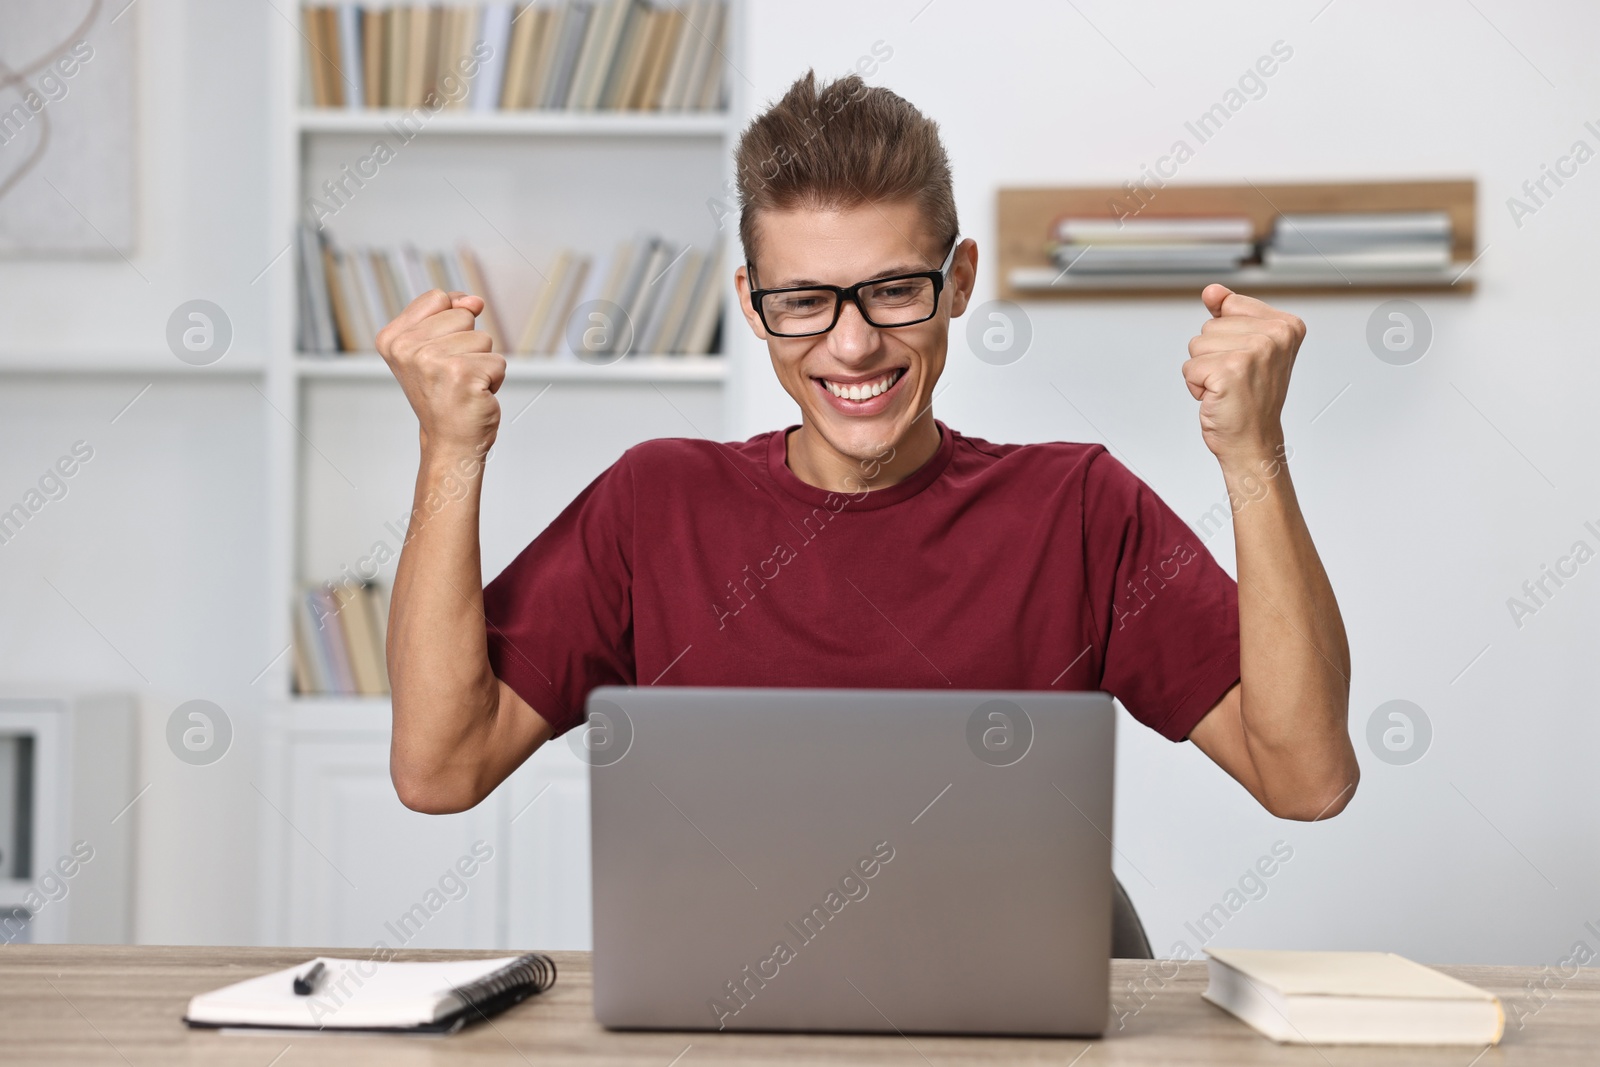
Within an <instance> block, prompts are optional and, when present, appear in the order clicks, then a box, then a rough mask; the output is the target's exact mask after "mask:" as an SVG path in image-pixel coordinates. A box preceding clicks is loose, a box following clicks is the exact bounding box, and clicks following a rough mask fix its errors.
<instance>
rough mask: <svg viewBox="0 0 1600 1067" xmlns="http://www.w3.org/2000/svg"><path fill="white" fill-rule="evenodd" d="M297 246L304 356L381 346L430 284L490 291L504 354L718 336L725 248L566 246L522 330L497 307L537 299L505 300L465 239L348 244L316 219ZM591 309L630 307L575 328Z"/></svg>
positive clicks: (681, 349)
mask: <svg viewBox="0 0 1600 1067" xmlns="http://www.w3.org/2000/svg"><path fill="white" fill-rule="evenodd" d="M298 245H299V258H300V271H299V278H300V291H299V299H300V336H299V347H300V350H301V351H302V352H306V353H318V354H331V353H334V352H372V351H374V350H375V349H376V337H377V334H378V331H379V330H381V329H382V328H383V326H384V324H385V323H387V322H389V321H390V320H391V319H393V318H394V317H395V316H396V315H398V314H400V312H401V310H402V309H404V308H405V306H406V305H407V304H409V303H410V302H411V301H412V300H414V299H416V298H417V297H418V296H420V295H422V294H423V293H425V292H427V291H428V290H430V289H443V290H446V291H447V292H448V291H457V292H466V293H474V294H477V295H479V296H482V297H483V298H484V305H485V307H484V312H483V314H482V315H480V316H479V317H478V328H479V329H481V330H484V331H485V332H487V333H488V334H489V336H490V337H491V338H492V339H493V340H494V350H495V351H496V352H500V353H502V354H503V355H508V356H516V355H521V356H559V357H563V358H568V359H572V358H577V351H578V350H577V348H575V347H574V344H573V343H572V338H573V337H574V336H578V337H579V338H585V339H588V340H591V341H592V340H593V339H594V338H599V340H600V344H598V345H595V344H589V345H587V346H585V347H584V350H583V354H584V356H585V357H591V356H593V355H595V354H599V353H611V354H615V355H621V354H624V353H626V354H630V355H652V356H655V355H685V356H699V355H710V354H712V353H714V352H716V350H717V348H718V344H719V341H720V336H719V327H720V324H721V319H722V314H721V312H722V280H723V279H722V267H721V262H722V261H721V254H720V252H719V251H716V250H707V249H702V248H697V247H694V246H690V245H684V244H677V243H674V242H670V241H666V240H664V239H662V238H660V237H657V236H654V235H643V236H640V237H638V238H635V239H634V240H631V241H625V242H623V243H622V244H620V245H618V246H617V248H616V249H615V250H614V251H612V252H611V253H609V254H605V255H600V256H590V255H585V254H581V253H578V252H575V251H572V250H570V249H564V250H562V251H561V252H560V253H558V254H557V256H556V257H555V261H554V262H553V263H552V264H551V265H550V266H549V267H547V268H546V269H545V270H544V271H542V272H540V274H541V277H540V279H539V280H538V281H537V282H536V283H535V284H534V292H533V293H532V296H531V308H530V309H529V310H528V312H527V317H526V318H525V319H522V320H520V321H521V326H520V328H517V329H515V330H511V329H508V328H507V326H508V323H507V321H506V316H505V315H503V314H501V313H500V311H499V309H502V308H520V307H522V306H526V305H527V304H528V303H529V300H527V299H524V300H523V301H521V303H520V304H519V302H518V301H517V300H516V299H515V297H517V296H525V295H526V294H523V293H521V292H517V293H512V292H509V291H507V292H503V293H501V294H498V295H499V296H502V297H505V298H506V299H498V298H497V294H496V292H495V287H494V286H493V285H492V284H491V280H490V279H489V278H488V277H487V276H486V272H485V270H484V267H483V264H482V262H481V260H480V258H479V257H478V255H477V254H476V253H475V252H474V251H473V250H472V249H471V248H469V247H467V246H466V245H460V246H458V247H457V248H456V249H455V250H454V251H423V250H420V249H418V248H416V247H415V246H413V245H409V244H407V245H401V246H399V247H395V248H378V247H352V248H340V247H339V246H337V245H335V244H334V243H333V242H332V241H330V240H329V239H328V237H327V235H326V232H325V231H321V230H318V229H316V228H315V227H313V226H310V225H304V226H302V227H301V228H300V236H299V242H298ZM594 301H605V302H606V304H605V305H595V304H594V303H593V302H594ZM584 307H588V308H590V309H591V310H593V309H594V308H596V307H603V308H604V309H605V310H606V311H608V312H610V311H611V309H612V308H619V309H621V312H622V314H621V316H618V315H616V314H615V313H614V312H613V313H612V314H610V315H609V316H608V317H607V318H606V319H605V321H603V322H601V325H602V326H604V327H605V329H603V330H602V331H600V332H599V333H588V334H585V331H584V330H582V329H579V330H576V331H574V330H572V329H569V326H570V325H571V319H572V316H573V314H574V312H575V311H577V310H578V309H579V308H584ZM613 320H615V321H613ZM588 324H589V323H588V322H587V321H586V323H585V325H588ZM623 346H626V347H625V348H624V347H623Z"/></svg>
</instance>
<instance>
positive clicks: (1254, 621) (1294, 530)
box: [1223, 450, 1360, 817]
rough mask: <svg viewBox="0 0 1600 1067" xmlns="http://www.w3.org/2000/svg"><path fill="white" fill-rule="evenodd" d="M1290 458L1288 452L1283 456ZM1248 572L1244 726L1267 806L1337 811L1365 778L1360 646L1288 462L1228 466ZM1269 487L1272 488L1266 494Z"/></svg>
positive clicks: (1242, 563) (1242, 649)
mask: <svg viewBox="0 0 1600 1067" xmlns="http://www.w3.org/2000/svg"><path fill="white" fill-rule="evenodd" d="M1280 453H1281V450H1280ZM1223 475H1224V478H1225V479H1226V481H1227V484H1228V492H1229V495H1230V497H1231V498H1233V499H1236V500H1242V501H1244V503H1243V506H1242V507H1239V508H1238V509H1236V511H1235V513H1234V542H1235V547H1236V551H1237V562H1238V572H1239V663H1240V675H1241V678H1240V696H1241V702H1240V718H1241V722H1242V724H1243V728H1244V736H1245V742H1246V745H1247V746H1248V749H1249V753H1250V757H1251V762H1252V763H1253V764H1254V766H1255V769H1256V772H1257V775H1258V784H1259V787H1260V790H1261V795H1262V799H1263V800H1264V801H1265V800H1268V799H1270V800H1271V801H1272V802H1273V803H1272V804H1270V805H1269V806H1271V807H1284V808H1288V809H1297V808H1303V807H1304V806H1305V805H1306V804H1307V803H1310V804H1314V805H1315V806H1317V807H1318V808H1322V807H1323V806H1324V805H1325V806H1326V810H1325V811H1322V812H1312V813H1310V814H1302V817H1318V816H1319V815H1320V814H1327V813H1331V812H1333V811H1337V810H1338V809H1339V808H1341V807H1342V806H1343V804H1344V803H1346V802H1347V800H1348V796H1349V794H1350V792H1351V791H1352V790H1353V789H1354V786H1355V783H1356V780H1357V778H1358V777H1359V773H1360V771H1359V766H1358V765H1357V763H1356V759H1355V752H1354V750H1353V749H1352V747H1351V745H1350V735H1349V729H1348V726H1347V722H1346V716H1347V712H1348V706H1349V695H1350V646H1349V642H1348V640H1347V639H1346V637H1345V631H1344V622H1343V620H1342V619H1341V618H1340V615H1339V605H1338V602H1337V601H1336V600H1335V599H1334V594H1333V587H1332V585H1331V584H1330V583H1329V581H1328V576H1327V573H1326V572H1325V571H1324V570H1323V567H1322V561H1321V559H1320V558H1319V557H1318V555H1317V550H1316V546H1315V545H1314V544H1313V543H1312V540H1311V533H1310V531H1309V530H1307V528H1306V524H1305V519H1304V517H1303V516H1302V515H1301V512H1300V504H1299V501H1298V499H1297V498H1296V497H1295V492H1294V483H1293V482H1292V481H1291V479H1290V477H1289V467H1288V464H1287V462H1286V461H1285V460H1283V459H1282V458H1280V455H1274V454H1270V453H1269V454H1266V455H1264V456H1260V457H1256V458H1254V459H1253V460H1250V461H1235V462H1231V463H1229V464H1225V465H1224V468H1223ZM1263 486H1264V489H1263Z"/></svg>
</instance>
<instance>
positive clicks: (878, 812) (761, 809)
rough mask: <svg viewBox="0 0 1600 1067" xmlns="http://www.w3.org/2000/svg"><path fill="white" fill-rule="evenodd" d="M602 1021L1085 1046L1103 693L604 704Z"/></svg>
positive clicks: (1093, 1027) (1106, 910) (634, 695)
mask: <svg viewBox="0 0 1600 1067" xmlns="http://www.w3.org/2000/svg"><path fill="white" fill-rule="evenodd" d="M588 712H589V720H588V725H587V726H585V727H581V728H580V729H581V730H583V731H584V733H583V734H582V735H579V732H578V731H574V732H573V733H574V734H575V735H578V736H579V737H580V738H581V740H577V741H576V743H575V747H578V748H581V750H582V752H583V754H584V757H585V758H586V759H587V761H588V762H589V763H590V768H591V769H590V777H589V781H590V799H591V818H592V824H591V834H592V859H593V876H594V1009H595V1017H596V1018H597V1019H598V1020H599V1021H600V1023H601V1024H602V1025H604V1026H606V1027H610V1028H614V1029H671V1030H787V1031H808V1030H831V1031H887V1032H895V1031H899V1032H901V1033H955V1034H1073V1035H1096V1034H1099V1033H1100V1032H1101V1031H1102V1030H1103V1029H1104V1027H1105V1023H1106V1007H1107V996H1108V989H1107V983H1108V971H1109V963H1108V960H1109V957H1110V953H1111V911H1112V908H1111V835H1112V825H1111V806H1112V777H1113V764H1114V754H1113V753H1114V745H1115V740H1114V736H1115V735H1114V714H1113V710H1112V704H1111V697H1110V696H1109V695H1107V694H1105V693H1033V692H971V691H968V692H948V691H908V690H819V689H689V688H683V689H675V688H645V689H623V688H614V687H606V688H601V689H596V690H595V691H594V692H593V693H591V694H590V697H589V701H588Z"/></svg>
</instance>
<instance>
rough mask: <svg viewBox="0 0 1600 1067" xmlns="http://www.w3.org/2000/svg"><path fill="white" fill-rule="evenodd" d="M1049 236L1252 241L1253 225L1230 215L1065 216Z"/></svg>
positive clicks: (1121, 241) (1065, 239)
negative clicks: (1126, 217)
mask: <svg viewBox="0 0 1600 1067" xmlns="http://www.w3.org/2000/svg"><path fill="white" fill-rule="evenodd" d="M1052 237H1053V238H1054V239H1055V240H1056V241H1058V242H1060V243H1062V244H1068V243H1076V244H1117V245H1125V244H1172V243H1178V242H1198V241H1235V242H1237V241H1251V240H1254V239H1255V224H1254V223H1252V222H1251V221H1250V220H1249V219H1247V218H1242V217H1233V216H1208V215H1200V216H1160V217H1157V216H1148V217H1145V216H1141V217H1139V218H1132V219H1117V218H1108V217H1106V216H1104V215H1097V216H1090V217H1087V218H1086V217H1082V216H1075V215H1066V216H1063V217H1061V218H1059V219H1057V220H1056V221H1055V227H1054V232H1053V233H1052Z"/></svg>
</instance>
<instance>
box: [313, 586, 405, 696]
mask: <svg viewBox="0 0 1600 1067" xmlns="http://www.w3.org/2000/svg"><path fill="white" fill-rule="evenodd" d="M388 617H389V608H388V604H387V603H386V597H385V596H384V594H383V591H382V590H380V589H379V588H378V586H377V585H375V584H373V583H371V582H367V583H365V584H360V585H358V584H356V583H354V582H327V583H324V584H322V585H311V586H306V587H305V588H304V589H302V590H301V592H300V596H299V597H298V599H297V600H296V602H295V612H294V685H295V691H296V692H297V693H300V694H303V695H311V694H314V693H339V694H343V695H348V696H383V695H385V694H387V693H388V692H389V673H388V671H387V670H386V669H385V666H384V647H383V646H384V629H385V625H384V624H385V623H386V622H387V620H388Z"/></svg>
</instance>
